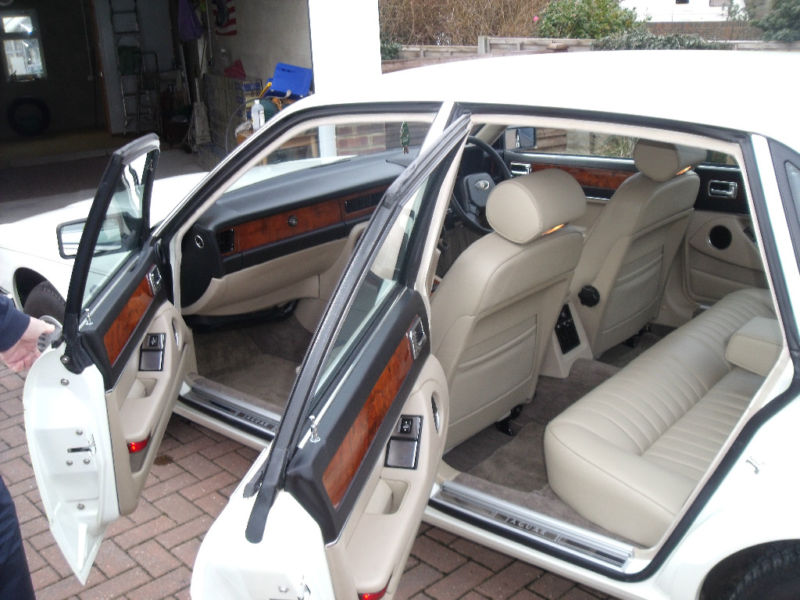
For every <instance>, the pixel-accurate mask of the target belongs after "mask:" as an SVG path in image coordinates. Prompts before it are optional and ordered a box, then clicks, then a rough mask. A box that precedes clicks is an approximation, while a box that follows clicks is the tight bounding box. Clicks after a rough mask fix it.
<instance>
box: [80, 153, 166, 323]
mask: <svg viewBox="0 0 800 600" xmlns="http://www.w3.org/2000/svg"><path fill="white" fill-rule="evenodd" d="M157 154H158V151H157V150H153V151H151V152H149V153H147V154H144V155H142V156H140V157H138V158H136V159H135V160H134V161H133V162H132V163H130V164H128V165H126V166H125V167H124V169H123V171H122V173H121V175H120V178H119V180H118V181H117V184H116V188H115V190H114V193H113V195H112V197H111V202H110V203H109V206H108V210H107V211H106V215H105V218H104V219H103V223H102V225H101V226H100V231H99V234H98V238H97V243H96V244H95V248H94V253H93V255H92V260H91V264H90V266H89V274H88V277H87V280H86V288H85V290H84V295H83V302H82V306H83V307H84V308H85V307H86V306H87V305H89V304H90V303H91V302H92V301H93V300H94V299H95V298H96V297H97V294H98V293H99V291H100V290H102V289H103V287H104V286H105V284H106V283H107V282H108V281H109V280H110V279H111V278H112V277H113V276H114V274H115V273H116V272H117V271H118V270H119V268H120V267H121V266H122V265H123V264H124V263H125V262H126V261H127V260H128V258H129V257H130V256H131V255H132V254H134V253H136V252H138V251H139V250H140V249H141V247H142V239H143V236H142V233H143V231H144V228H146V227H147V224H146V223H144V211H143V201H144V184H145V178H146V176H148V175H147V174H148V172H149V171H151V165H152V161H153V160H155V157H156V156H157Z"/></svg>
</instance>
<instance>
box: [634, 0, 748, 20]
mask: <svg viewBox="0 0 800 600" xmlns="http://www.w3.org/2000/svg"><path fill="white" fill-rule="evenodd" d="M733 2H734V3H735V4H737V5H739V6H741V5H742V2H741V1H740V0H733ZM620 6H622V7H624V8H633V9H635V10H636V14H637V15H638V17H639V19H640V20H644V19H645V18H647V17H650V21H651V22H653V23H664V22H668V23H669V22H678V23H683V22H691V21H725V20H726V19H727V17H728V8H727V6H711V0H689V3H688V4H676V3H675V0H620Z"/></svg>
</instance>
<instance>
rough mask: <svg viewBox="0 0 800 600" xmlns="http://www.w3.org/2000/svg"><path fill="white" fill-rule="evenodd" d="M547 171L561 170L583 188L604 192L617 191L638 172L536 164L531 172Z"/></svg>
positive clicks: (532, 166)
mask: <svg viewBox="0 0 800 600" xmlns="http://www.w3.org/2000/svg"><path fill="white" fill-rule="evenodd" d="M545 169H561V170H562V171H565V172H567V173H569V174H570V175H572V176H573V177H574V178H575V179H577V180H578V183H580V184H581V187H592V188H599V189H603V190H616V189H617V188H618V187H619V186H621V185H622V182H623V181H625V180H626V179H627V178H628V177H630V176H631V175H633V174H634V173H635V172H636V171H625V170H621V169H600V168H596V167H568V166H565V165H554V164H553V165H551V164H542V163H534V164H532V165H531V170H532V171H534V172H536V171H544V170H545Z"/></svg>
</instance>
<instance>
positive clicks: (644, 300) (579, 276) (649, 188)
mask: <svg viewBox="0 0 800 600" xmlns="http://www.w3.org/2000/svg"><path fill="white" fill-rule="evenodd" d="M634 156H635V157H636V166H637V168H639V169H640V172H639V173H636V174H635V175H632V176H631V177H629V178H628V179H626V180H625V182H624V183H623V184H622V185H621V186H620V187H619V189H618V190H617V191H616V193H615V194H614V195H613V196H612V198H611V199H610V200H609V202H608V204H607V205H606V207H605V208H604V209H603V212H602V213H601V214H600V216H599V217H598V219H597V221H596V222H595V224H594V225H593V226H592V228H591V229H590V230H589V232H588V234H587V236H586V242H585V246H584V251H583V254H582V255H581V259H580V262H579V263H578V266H577V268H576V269H575V276H574V277H573V280H572V286H571V294H572V296H573V297H575V296H577V294H578V292H579V291H580V289H581V288H582V287H583V286H585V285H591V286H594V287H595V288H596V289H597V290H598V291H599V292H600V302H599V303H598V304H597V305H595V306H591V307H587V306H584V305H582V304H580V303H579V302H578V301H576V302H575V304H576V306H577V308H578V313H579V315H580V318H581V321H582V323H583V325H584V328H585V329H586V334H587V336H588V338H589V339H588V340H587V341H588V343H589V347H590V348H591V349H592V354H593V355H594V356H599V355H600V354H602V353H603V352H604V351H605V350H607V349H608V348H611V347H612V346H615V345H616V344H618V343H620V342H622V341H624V340H626V339H627V338H629V337H631V336H632V335H634V334H636V333H638V331H639V330H640V329H641V328H642V327H644V325H646V324H647V323H648V322H649V321H651V320H652V319H653V318H654V317H655V316H656V314H657V312H658V309H659V306H660V304H661V297H662V295H663V291H664V286H665V284H666V280H667V275H668V273H669V268H670V266H671V264H672V262H673V260H674V258H675V255H676V253H677V250H678V247H679V246H680V242H681V240H682V239H683V236H684V234H685V232H686V228H687V226H688V224H689V218H690V216H691V214H692V211H693V206H694V202H695V199H696V198H697V191H698V189H699V186H700V179H699V177H698V176H697V174H696V173H694V172H693V171H688V172H685V173H682V174H680V175H677V176H675V174H676V172H678V171H680V170H682V169H684V168H686V167H688V166H691V164H692V163H691V162H689V163H687V162H686V161H687V160H693V161H694V160H700V159H702V157H703V156H704V153H703V152H700V151H696V150H693V149H687V148H683V147H676V146H674V145H672V144H661V143H656V142H649V141H646V140H640V141H639V142H638V143H637V144H636V148H635V150H634ZM666 173H670V175H669V176H668V177H666V180H664V177H665V176H666Z"/></svg>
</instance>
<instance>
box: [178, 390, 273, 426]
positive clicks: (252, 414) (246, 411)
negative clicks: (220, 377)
mask: <svg viewBox="0 0 800 600" xmlns="http://www.w3.org/2000/svg"><path fill="white" fill-rule="evenodd" d="M189 383H190V389H189V391H188V392H182V393H181V399H182V400H183V401H184V402H187V403H188V404H190V405H192V404H194V405H196V406H197V407H198V408H200V407H202V408H201V410H205V411H208V412H211V413H216V414H218V415H220V417H221V418H224V419H226V420H228V421H230V422H232V423H234V424H235V423H241V424H242V425H246V426H248V427H250V428H253V427H255V428H257V429H259V430H260V431H261V432H262V433H263V434H264V436H265V437H267V438H270V439H271V438H274V437H275V434H276V433H277V432H278V425H279V424H280V421H281V415H279V414H277V413H275V412H273V411H271V410H266V409H263V408H260V407H258V406H253V405H252V404H249V403H247V402H243V401H242V400H241V399H239V398H236V397H235V396H234V395H232V394H226V393H225V392H224V391H222V390H218V389H214V388H212V387H210V386H207V385H205V384H204V382H203V381H202V379H200V380H198V379H194V380H191V381H190V382H189Z"/></svg>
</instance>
